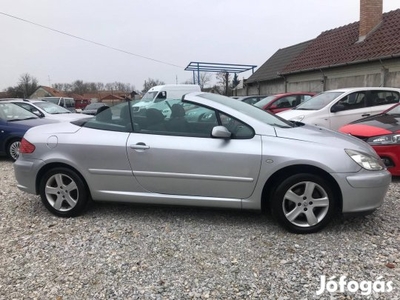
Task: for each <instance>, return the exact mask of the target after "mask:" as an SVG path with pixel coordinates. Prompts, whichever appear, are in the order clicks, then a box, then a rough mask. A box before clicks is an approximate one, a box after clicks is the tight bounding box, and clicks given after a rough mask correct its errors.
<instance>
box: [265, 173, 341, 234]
mask: <svg viewBox="0 0 400 300" xmlns="http://www.w3.org/2000/svg"><path fill="white" fill-rule="evenodd" d="M335 203H336V201H335V195H334V193H333V192H332V189H331V186H330V184H329V183H328V182H327V181H326V180H324V179H323V178H321V177H319V176H316V175H313V174H308V173H305V174H295V175H292V176H290V177H288V178H287V179H285V180H283V181H282V183H280V184H279V185H278V187H277V188H276V190H275V193H274V195H273V197H272V211H273V214H274V216H275V217H276V218H277V219H278V222H279V223H280V224H282V225H283V226H284V227H285V228H287V229H288V230H289V231H291V232H295V233H313V232H317V231H319V230H321V229H322V228H323V227H325V226H326V225H327V224H328V223H329V221H330V219H331V218H332V216H333V214H334V212H335Z"/></svg>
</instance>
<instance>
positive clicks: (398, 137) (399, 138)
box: [367, 134, 400, 145]
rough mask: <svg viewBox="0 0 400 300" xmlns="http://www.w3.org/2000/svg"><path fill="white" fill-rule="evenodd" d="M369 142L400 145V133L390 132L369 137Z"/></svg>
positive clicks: (372, 143) (371, 143)
mask: <svg viewBox="0 0 400 300" xmlns="http://www.w3.org/2000/svg"><path fill="white" fill-rule="evenodd" d="M367 143H368V144H370V145H399V144H400V134H388V135H381V136H375V137H372V138H369V139H368V140H367Z"/></svg>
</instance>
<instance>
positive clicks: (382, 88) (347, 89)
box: [322, 87, 400, 93]
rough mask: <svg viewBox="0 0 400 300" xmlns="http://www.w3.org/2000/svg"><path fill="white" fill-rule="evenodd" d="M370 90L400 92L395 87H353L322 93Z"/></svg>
mask: <svg viewBox="0 0 400 300" xmlns="http://www.w3.org/2000/svg"><path fill="white" fill-rule="evenodd" d="M370 90H381V91H385V90H386V91H387V90H389V91H397V92H400V89H398V88H393V87H355V88H354V87H353V88H341V89H334V90H327V91H324V92H322V93H333V92H342V93H348V92H357V91H370Z"/></svg>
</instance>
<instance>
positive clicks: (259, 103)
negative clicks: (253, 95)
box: [254, 96, 276, 108]
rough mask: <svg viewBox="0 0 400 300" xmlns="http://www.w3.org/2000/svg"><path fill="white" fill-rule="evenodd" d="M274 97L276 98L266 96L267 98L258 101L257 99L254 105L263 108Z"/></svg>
mask: <svg viewBox="0 0 400 300" xmlns="http://www.w3.org/2000/svg"><path fill="white" fill-rule="evenodd" d="M275 98H276V96H268V97H267V98H263V99H261V100H260V101H258V102H257V103H255V104H254V106H257V107H261V108H263V107H264V106H265V105H267V104H268V103H270V102H271V101H272V100H274V99H275Z"/></svg>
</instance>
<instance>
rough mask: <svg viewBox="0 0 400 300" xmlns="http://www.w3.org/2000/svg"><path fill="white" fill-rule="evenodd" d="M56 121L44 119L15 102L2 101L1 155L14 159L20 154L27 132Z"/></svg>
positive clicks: (0, 109)
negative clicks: (23, 138) (22, 140)
mask: <svg viewBox="0 0 400 300" xmlns="http://www.w3.org/2000/svg"><path fill="white" fill-rule="evenodd" d="M52 122H55V121H51V120H44V119H40V118H39V117H37V116H36V115H35V114H33V113H31V112H29V111H27V110H26V109H23V108H21V107H19V106H17V105H15V104H14V103H10V102H5V101H1V102H0V155H7V156H8V157H10V158H11V159H13V160H16V159H17V158H18V156H19V146H20V143H21V139H22V137H23V136H24V134H25V132H26V131H27V130H28V129H29V128H31V127H33V126H37V125H42V124H48V123H52Z"/></svg>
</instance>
